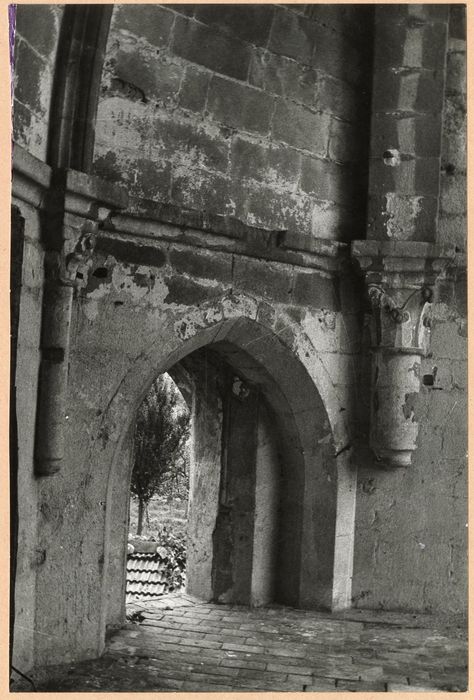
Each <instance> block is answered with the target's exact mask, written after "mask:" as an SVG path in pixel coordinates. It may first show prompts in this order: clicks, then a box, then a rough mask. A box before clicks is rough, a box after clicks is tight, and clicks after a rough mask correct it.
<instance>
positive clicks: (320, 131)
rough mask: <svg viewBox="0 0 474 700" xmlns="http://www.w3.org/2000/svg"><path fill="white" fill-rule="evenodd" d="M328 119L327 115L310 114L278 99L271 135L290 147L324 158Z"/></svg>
mask: <svg viewBox="0 0 474 700" xmlns="http://www.w3.org/2000/svg"><path fill="white" fill-rule="evenodd" d="M330 119H331V118H330V117H329V115H327V114H321V113H320V112H312V111H310V110H309V109H307V108H306V107H303V106H302V105H297V104H294V103H293V102H288V101H286V100H283V99H279V100H277V104H276V110H275V115H274V118H273V123H272V134H273V137H274V138H275V139H278V140H279V141H283V142H285V143H288V144H289V145H290V146H294V147H295V148H302V149H305V150H307V151H310V152H311V153H313V154H314V155H319V156H322V157H324V156H326V153H327V145H328V137H329V126H330Z"/></svg>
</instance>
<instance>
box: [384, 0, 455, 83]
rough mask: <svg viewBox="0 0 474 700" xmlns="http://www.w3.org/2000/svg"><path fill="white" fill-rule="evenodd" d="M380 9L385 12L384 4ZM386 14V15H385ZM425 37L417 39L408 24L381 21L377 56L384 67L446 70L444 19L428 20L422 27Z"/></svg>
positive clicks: (421, 32)
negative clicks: (413, 37) (431, 22)
mask: <svg viewBox="0 0 474 700" xmlns="http://www.w3.org/2000/svg"><path fill="white" fill-rule="evenodd" d="M380 12H383V10H382V8H380ZM381 17H382V15H381ZM420 34H421V38H419V39H418V41H415V42H413V40H412V38H411V37H412V30H411V28H410V27H408V26H404V25H401V24H392V23H388V22H386V21H385V18H383V19H382V21H381V22H379V23H377V29H376V46H375V60H376V61H377V65H379V66H380V68H384V67H385V68H400V67H404V68H426V69H428V70H439V71H442V70H443V67H444V60H445V52H446V26H445V24H444V23H436V24H429V23H427V24H424V25H420V27H419V28H418V35H419V36H420Z"/></svg>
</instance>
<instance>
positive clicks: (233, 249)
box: [97, 214, 350, 277]
mask: <svg viewBox="0 0 474 700" xmlns="http://www.w3.org/2000/svg"><path fill="white" fill-rule="evenodd" d="M114 239H115V240H117V241H119V242H120V241H121V242H123V243H126V244H127V245H129V246H130V245H132V246H133V245H136V246H137V247H140V246H141V247H148V248H150V247H153V243H155V244H156V245H157V249H158V245H159V244H160V243H161V244H163V243H165V244H167V247H168V248H169V246H170V244H173V243H176V244H179V246H183V247H184V248H189V249H190V250H195V251H197V250H203V252H204V251H208V252H211V253H212V252H219V253H227V254H228V255H238V256H242V257H246V258H252V259H255V260H262V261H268V262H275V263H281V264H284V265H292V266H294V267H300V268H306V269H313V270H317V271H318V272H320V273H321V274H322V275H326V276H331V277H332V276H335V275H341V274H343V272H344V271H345V272H347V271H348V270H349V269H350V265H348V263H349V249H348V247H347V246H346V247H345V248H342V247H341V249H339V250H338V254H337V255H327V254H325V253H324V252H323V253H322V254H320V255H318V254H317V253H307V252H303V251H297V250H293V249H284V248H273V249H256V248H254V247H252V246H249V245H248V244H247V243H246V242H245V241H244V242H243V241H239V240H235V239H234V240H231V239H228V238H226V237H225V236H219V235H216V234H214V235H211V236H210V235H209V233H208V232H205V231H202V230H198V229H185V230H183V228H182V227H177V226H172V225H170V224H161V223H160V222H157V221H143V220H141V219H129V217H128V216H127V215H126V214H125V215H124V216H123V217H122V216H121V215H117V214H115V215H113V216H112V217H111V218H110V219H109V220H108V221H107V222H105V224H104V225H103V226H102V227H101V228H100V229H99V232H98V237H97V248H98V249H100V248H102V247H103V246H102V244H101V241H102V240H107V249H108V250H109V252H110V254H111V255H113V241H114ZM324 243H326V241H324ZM150 264H151V263H150Z"/></svg>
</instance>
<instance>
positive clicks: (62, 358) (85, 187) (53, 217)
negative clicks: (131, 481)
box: [35, 171, 126, 476]
mask: <svg viewBox="0 0 474 700" xmlns="http://www.w3.org/2000/svg"><path fill="white" fill-rule="evenodd" d="M59 175H60V178H61V180H60V184H59V187H58V186H57V185H58V182H57V179H56V186H57V188H56V190H55V191H54V196H53V197H52V198H51V202H50V206H49V209H47V210H46V212H45V217H44V225H45V236H44V238H45V244H46V251H45V286H44V296H43V318H42V331H41V365H40V381H39V396H38V409H37V420H36V436H35V473H36V474H37V475H38V476H50V475H52V474H55V473H56V472H58V471H59V470H60V468H61V463H62V461H63V458H64V444H65V440H64V423H65V420H66V419H67V417H66V402H67V389H68V364H69V347H70V327H71V316H72V307H73V300H74V291H75V290H78V289H81V288H82V287H84V286H86V284H87V275H88V270H89V267H90V265H91V264H92V255H93V252H94V245H95V240H96V234H97V232H98V229H99V227H100V225H101V222H102V221H103V220H105V218H107V217H108V216H109V214H110V211H111V210H112V208H121V207H123V206H124V205H125V204H126V198H124V193H123V190H122V189H121V188H113V187H112V186H110V185H108V184H107V183H101V182H100V181H98V180H97V179H96V178H91V177H90V176H88V175H85V174H84V173H76V172H74V171H63V172H60V173H59ZM58 192H59V195H58Z"/></svg>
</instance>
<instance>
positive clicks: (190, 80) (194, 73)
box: [178, 65, 211, 113]
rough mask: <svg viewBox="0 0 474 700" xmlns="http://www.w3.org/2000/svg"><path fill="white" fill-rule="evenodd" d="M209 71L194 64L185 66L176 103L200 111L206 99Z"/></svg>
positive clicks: (184, 107) (193, 110)
mask: <svg viewBox="0 0 474 700" xmlns="http://www.w3.org/2000/svg"><path fill="white" fill-rule="evenodd" d="M210 78H211V73H209V72H207V71H203V70H200V69H199V68H196V66H192V65H189V66H186V73H185V75H184V78H183V82H182V83H181V88H180V91H179V98H178V104H179V106H180V107H182V108H183V109H189V110H190V111H192V112H198V113H200V112H202V111H203V109H204V107H205V105H206V100H207V90H208V87H209V81H210Z"/></svg>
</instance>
